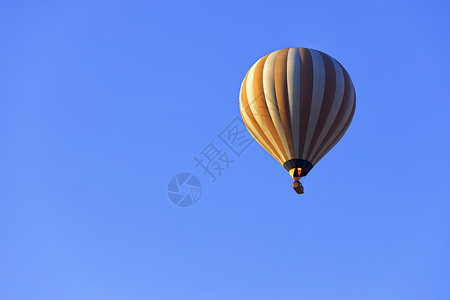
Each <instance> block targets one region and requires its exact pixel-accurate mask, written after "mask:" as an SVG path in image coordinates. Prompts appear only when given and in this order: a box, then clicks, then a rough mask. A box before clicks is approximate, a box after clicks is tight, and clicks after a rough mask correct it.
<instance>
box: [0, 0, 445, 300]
mask: <svg viewBox="0 0 450 300" xmlns="http://www.w3.org/2000/svg"><path fill="white" fill-rule="evenodd" d="M449 13H450V6H449V5H448V4H447V3H446V2H445V1H371V2H367V1H279V2H276V3H275V2H272V1H243V2H238V1H235V2H221V3H219V2H186V1H176V2H175V1H173V2H169V1H166V2H149V1H123V2H120V1H76V2H69V1H14V2H9V3H7V2H3V3H2V4H1V9H0V33H1V35H0V36H1V43H0V55H1V59H0V140H1V145H2V146H1V147H0V180H1V181H0V182H1V184H0V298H1V299H33V300H34V299H46V300H49V299H259V300H263V299H310V300H314V299H345V300H350V299H377V300H379V299H408V300H409V299H434V300H439V299H448V295H450V285H449V284H448V278H449V277H450V259H449V253H450V202H449V196H448V192H449V190H448V187H449V183H448V181H449V179H450V171H449V168H450V160H449V158H448V148H449V146H450V120H449V117H448V116H449V113H450V104H449V96H450V92H449V90H448V87H449V86H450V76H449V71H448V70H450V63H449V60H448V59H447V57H448V53H449V52H450V40H449V38H448V37H449V33H450V19H449V18H448V16H449ZM286 47H309V48H314V49H318V50H321V51H323V52H325V53H328V54H330V55H331V56H333V57H334V58H336V59H337V60H338V61H340V62H341V63H342V64H343V65H344V66H345V68H346V69H347V71H348V72H349V74H350V76H351V77H352V80H353V83H354V85H355V88H356V95H357V98H356V99H357V100H356V101H357V108H356V112H355V116H354V119H353V122H352V124H351V126H350V128H349V130H348V131H347V133H346V135H345V136H344V138H343V139H342V140H341V141H340V143H339V144H338V145H337V146H336V147H335V148H334V149H333V150H332V151H331V152H330V153H328V155H327V156H326V157H325V158H324V159H323V160H322V161H321V162H320V163H319V164H318V165H317V166H315V167H314V169H313V170H312V171H311V172H310V173H309V175H308V177H306V178H305V180H304V187H305V191H306V193H305V194H304V195H302V196H298V195H297V194H295V192H294V191H293V190H292V180H291V179H290V178H289V175H288V174H287V172H285V170H284V169H283V168H282V167H281V166H280V165H277V163H276V161H275V160H273V159H272V158H271V157H270V156H269V155H268V154H266V153H265V151H264V150H263V149H262V148H261V147H260V146H259V145H257V144H256V143H253V144H251V145H250V146H249V147H248V148H247V149H246V150H245V152H244V153H243V154H242V155H241V156H240V157H236V156H234V157H233V156H232V155H233V153H231V152H230V157H232V158H234V160H235V161H234V162H233V163H232V164H231V165H230V167H229V169H228V170H226V171H225V172H223V173H222V175H221V176H220V177H218V178H217V180H216V182H214V183H213V182H211V180H210V178H209V177H207V176H204V175H203V173H202V170H201V169H200V168H198V167H196V166H195V161H194V157H195V156H197V155H198V154H199V153H200V152H201V151H202V149H203V148H205V146H207V145H208V144H209V143H210V142H211V141H214V142H215V143H216V141H217V145H218V146H223V145H221V144H220V140H219V139H218V135H219V133H220V132H221V131H222V130H223V129H224V128H225V127H226V126H227V125H228V124H229V123H230V122H231V121H232V120H234V119H235V118H236V117H237V116H239V107H238V93H239V88H240V84H241V81H242V79H243V77H244V75H245V73H246V72H247V70H248V69H249V68H250V67H251V65H252V64H253V63H254V62H255V61H256V60H257V59H259V58H260V57H261V56H263V55H265V54H267V53H269V52H272V51H274V50H277V49H281V48H286ZM223 148H224V150H223V151H229V150H226V148H225V146H223ZM181 172H189V173H192V174H194V175H195V176H197V177H198V179H199V180H200V181H201V182H202V187H203V190H202V195H201V198H200V199H199V201H198V202H197V203H196V204H195V205H193V206H191V207H187V208H179V207H177V206H175V205H173V204H172V203H171V202H170V201H169V200H168V195H167V186H168V183H169V181H170V180H171V178H172V177H173V176H174V175H176V174H178V173H181ZM255 174H258V176H255Z"/></svg>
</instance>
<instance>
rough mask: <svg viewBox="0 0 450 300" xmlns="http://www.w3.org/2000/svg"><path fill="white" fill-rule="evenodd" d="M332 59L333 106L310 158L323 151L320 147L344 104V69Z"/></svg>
mask: <svg viewBox="0 0 450 300" xmlns="http://www.w3.org/2000/svg"><path fill="white" fill-rule="evenodd" d="M330 58H331V60H332V62H333V66H334V73H335V75H336V89H335V92H334V99H333V104H332V106H331V109H330V113H329V114H328V118H327V120H326V122H325V125H324V127H323V129H322V132H321V133H320V136H319V138H318V140H317V142H316V145H315V146H314V149H313V151H312V152H311V155H310V157H314V155H315V154H316V153H317V151H320V150H321V148H319V146H320V145H321V144H322V142H323V139H324V138H325V136H326V135H327V134H328V132H329V131H330V128H331V125H333V122H334V120H336V116H337V114H338V112H339V109H340V107H341V103H342V99H343V97H344V89H345V80H344V73H343V72H342V69H341V67H340V66H339V63H338V62H337V61H336V60H335V59H333V58H332V57H330Z"/></svg>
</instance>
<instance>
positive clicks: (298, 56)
mask: <svg viewBox="0 0 450 300" xmlns="http://www.w3.org/2000/svg"><path fill="white" fill-rule="evenodd" d="M355 100H356V98H355V88H354V87H353V83H352V80H351V79H350V76H349V75H348V73H347V71H346V70H345V69H344V68H343V67H342V65H341V64H340V63H339V62H338V61H336V60H335V59H334V58H332V57H331V56H329V55H327V54H325V53H323V52H320V51H317V50H313V49H307V48H287V49H282V50H278V51H275V52H272V53H269V54H267V55H266V56H264V57H262V58H261V59H259V60H258V61H257V62H256V63H255V64H254V65H253V66H252V67H251V68H250V70H249V71H248V72H247V75H245V78H244V80H243V82H242V85H241V91H240V96H239V104H240V111H241V115H242V118H243V120H244V123H245V125H246V126H247V129H248V130H249V131H250V133H251V134H252V136H253V137H254V138H255V140H256V141H258V143H259V144H260V145H261V146H262V147H263V148H264V149H266V150H267V151H268V152H269V153H270V154H271V155H272V156H273V157H274V158H275V159H276V160H277V161H278V162H279V163H280V164H282V165H283V166H284V167H285V168H286V170H287V171H289V173H291V175H292V176H293V177H294V171H295V170H298V168H301V173H300V176H305V175H307V174H308V172H309V171H310V170H311V169H312V167H313V166H314V165H315V164H316V163H317V162H319V160H320V159H321V158H322V157H323V156H324V155H325V154H327V152H328V151H330V150H331V148H333V146H334V145H336V143H337V142H338V141H339V140H340V139H341V138H342V136H343V135H344V133H345V132H346V131H347V128H348V127H349V125H350V122H351V120H352V118H353V114H354V112H355V107H356V101H355ZM296 176H298V175H297V174H296Z"/></svg>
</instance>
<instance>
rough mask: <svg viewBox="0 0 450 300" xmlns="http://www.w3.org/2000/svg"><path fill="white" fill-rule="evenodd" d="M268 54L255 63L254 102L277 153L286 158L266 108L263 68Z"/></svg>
mask: <svg viewBox="0 0 450 300" xmlns="http://www.w3.org/2000/svg"><path fill="white" fill-rule="evenodd" d="M268 56H269V55H266V56H264V57H263V58H262V59H261V60H260V61H259V62H258V63H257V64H256V68H255V71H254V73H253V90H254V93H255V95H256V104H257V105H258V110H259V112H260V114H261V116H262V121H263V122H264V126H265V127H266V128H267V130H268V131H269V133H268V136H270V137H271V138H272V139H273V141H274V142H275V145H276V146H277V147H278V149H279V150H280V152H279V153H280V154H281V156H282V157H283V159H284V160H287V155H286V151H285V150H284V147H283V144H282V142H281V139H280V137H279V136H278V132H277V130H276V129H275V125H274V124H273V122H272V118H271V116H270V113H269V109H268V108H267V102H266V98H265V94H264V87H263V70H264V65H265V63H266V60H267V57H268Z"/></svg>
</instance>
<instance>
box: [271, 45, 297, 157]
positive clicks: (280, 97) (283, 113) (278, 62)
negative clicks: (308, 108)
mask: <svg viewBox="0 0 450 300" xmlns="http://www.w3.org/2000/svg"><path fill="white" fill-rule="evenodd" d="M288 51H289V49H283V50H280V51H279V52H278V55H277V57H276V59H275V71H274V80H275V93H276V98H277V104H278V111H279V112H280V118H281V122H282V123H283V128H284V134H285V136H286V140H287V142H288V146H289V152H291V153H293V152H294V150H293V146H292V130H291V120H290V116H289V102H288V99H287V97H288V91H287V80H286V61H287V54H288Z"/></svg>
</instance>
